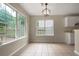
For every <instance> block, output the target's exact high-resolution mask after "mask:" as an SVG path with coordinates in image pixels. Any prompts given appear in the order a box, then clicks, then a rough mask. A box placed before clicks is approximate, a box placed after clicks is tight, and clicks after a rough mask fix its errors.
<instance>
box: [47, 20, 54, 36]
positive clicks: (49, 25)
mask: <svg viewBox="0 0 79 59" xmlns="http://www.w3.org/2000/svg"><path fill="white" fill-rule="evenodd" d="M45 24H46V26H45V33H46V35H53V34H54V31H53V29H54V23H53V20H46V23H45Z"/></svg>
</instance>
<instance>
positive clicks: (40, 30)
mask: <svg viewBox="0 0 79 59" xmlns="http://www.w3.org/2000/svg"><path fill="white" fill-rule="evenodd" d="M37 24H38V25H37V34H41V35H44V32H45V29H44V26H45V25H44V20H39V21H38V22H37Z"/></svg>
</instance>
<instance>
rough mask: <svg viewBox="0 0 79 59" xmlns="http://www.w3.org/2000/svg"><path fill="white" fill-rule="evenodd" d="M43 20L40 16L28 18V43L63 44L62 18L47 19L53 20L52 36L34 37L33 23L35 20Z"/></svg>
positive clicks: (51, 17)
mask: <svg viewBox="0 0 79 59" xmlns="http://www.w3.org/2000/svg"><path fill="white" fill-rule="evenodd" d="M39 19H44V17H42V16H31V17H30V31H29V32H30V37H29V38H30V42H64V41H65V35H64V16H50V17H47V19H51V20H54V25H55V26H54V36H42V37H39V36H36V35H35V22H36V20H39Z"/></svg>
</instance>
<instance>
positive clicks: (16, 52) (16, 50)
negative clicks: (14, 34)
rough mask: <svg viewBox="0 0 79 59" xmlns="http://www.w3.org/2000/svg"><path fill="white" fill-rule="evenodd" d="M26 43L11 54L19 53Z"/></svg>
mask: <svg viewBox="0 0 79 59" xmlns="http://www.w3.org/2000/svg"><path fill="white" fill-rule="evenodd" d="M25 45H26V44H24V45H23V46H22V47H20V48H18V49H17V50H16V51H14V52H13V53H11V54H10V55H9V56H13V55H14V54H15V53H17V52H18V51H19V50H21V49H22V48H23V47H25Z"/></svg>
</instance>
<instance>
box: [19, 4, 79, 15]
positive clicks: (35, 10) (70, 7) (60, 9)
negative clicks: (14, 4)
mask: <svg viewBox="0 0 79 59" xmlns="http://www.w3.org/2000/svg"><path fill="white" fill-rule="evenodd" d="M20 6H21V7H22V8H24V9H25V11H26V12H27V13H28V14H29V15H42V13H41V11H42V7H43V6H41V3H21V4H20ZM48 8H49V9H50V10H51V14H50V15H73V14H79V3H48Z"/></svg>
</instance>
